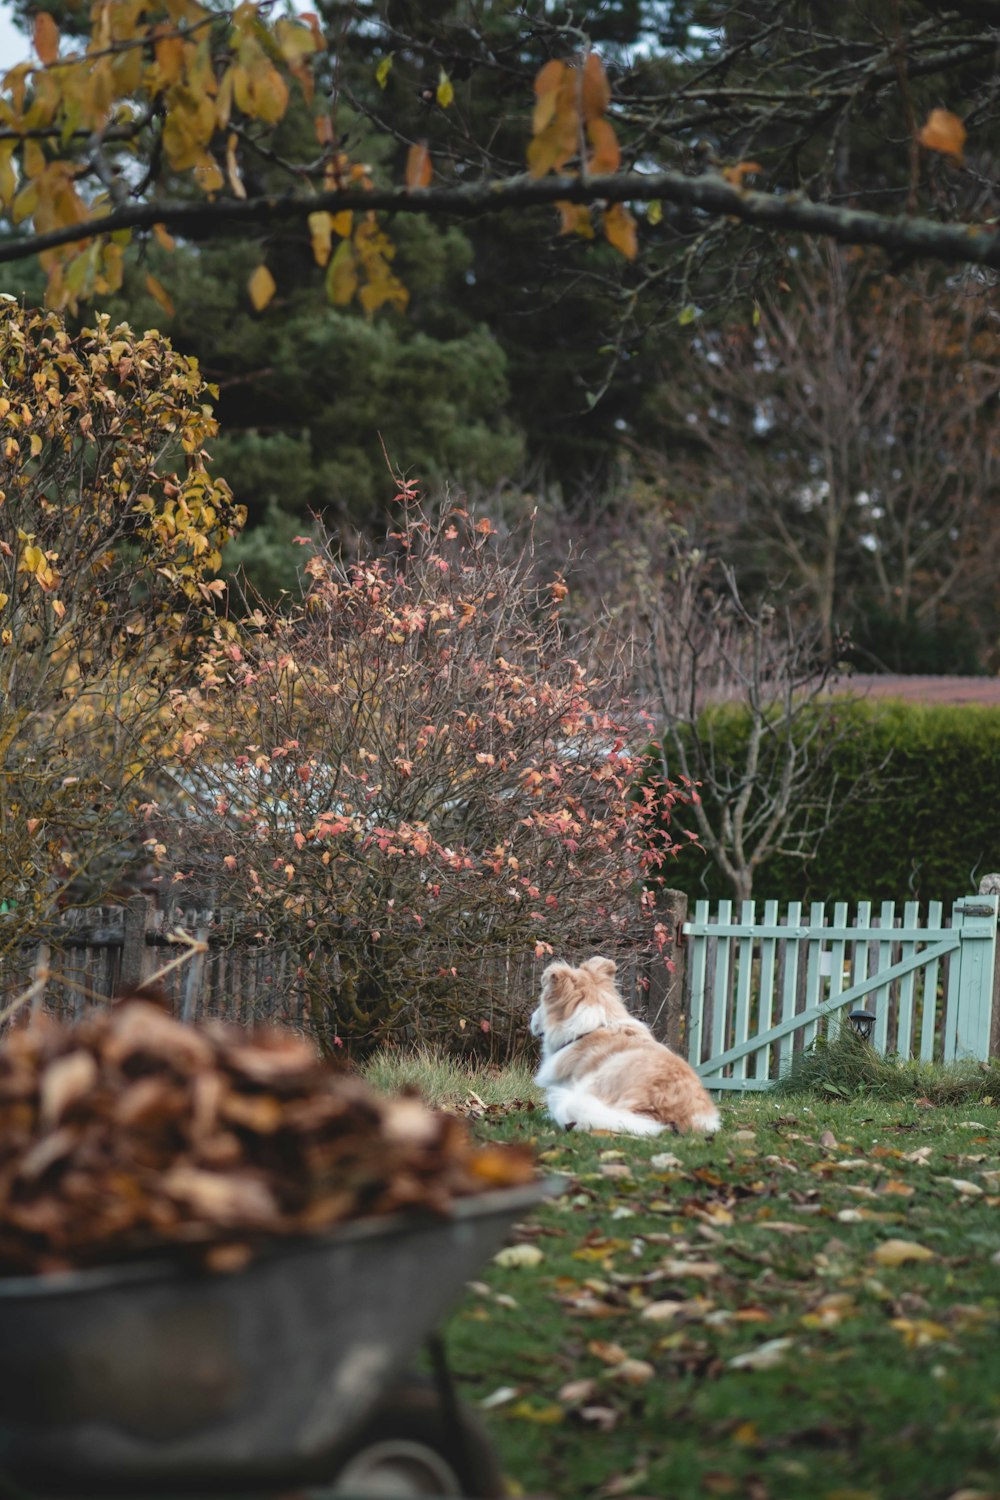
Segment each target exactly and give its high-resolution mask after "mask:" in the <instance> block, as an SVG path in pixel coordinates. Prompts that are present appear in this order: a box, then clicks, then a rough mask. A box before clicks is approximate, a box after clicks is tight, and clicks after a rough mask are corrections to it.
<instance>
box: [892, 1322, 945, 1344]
mask: <svg viewBox="0 0 1000 1500" xmlns="http://www.w3.org/2000/svg"><path fill="white" fill-rule="evenodd" d="M890 1327H892V1328H895V1329H896V1331H897V1333H901V1334H902V1335H903V1342H904V1343H905V1345H906V1347H907V1348H908V1349H922V1348H923V1347H924V1345H925V1344H933V1343H936V1342H937V1341H938V1340H939V1339H946V1338H948V1337H949V1331H948V1329H947V1328H945V1326H944V1324H943V1323H935V1322H934V1321H933V1319H932V1318H892V1319H890Z"/></svg>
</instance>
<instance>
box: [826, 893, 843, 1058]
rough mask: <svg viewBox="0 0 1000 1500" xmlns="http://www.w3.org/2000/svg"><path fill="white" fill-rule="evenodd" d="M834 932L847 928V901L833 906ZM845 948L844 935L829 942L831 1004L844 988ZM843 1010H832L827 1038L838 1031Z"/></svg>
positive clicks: (832, 1036)
mask: <svg viewBox="0 0 1000 1500" xmlns="http://www.w3.org/2000/svg"><path fill="white" fill-rule="evenodd" d="M832 930H833V931H834V932H845V931H846V930H847V902H846V901H838V902H837V904H836V906H835V907H834V908H833V929H832ZM846 950H847V939H846V937H835V938H834V939H833V940H832V942H831V943H830V1002H831V1005H832V1003H833V1001H834V1000H836V999H837V996H838V995H841V994H843V990H844V954H845V952H846ZM842 1018H843V1011H841V1010H833V1011H832V1013H831V1016H830V1022H829V1027H830V1029H829V1038H830V1040H831V1041H833V1040H834V1039H835V1038H836V1036H837V1033H838V1032H839V1031H840V1027H841V1024H842Z"/></svg>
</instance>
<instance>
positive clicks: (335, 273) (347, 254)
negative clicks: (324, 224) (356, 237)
mask: <svg viewBox="0 0 1000 1500" xmlns="http://www.w3.org/2000/svg"><path fill="white" fill-rule="evenodd" d="M357 289H358V266H357V261H356V260H355V257H354V248H353V246H352V245H351V242H350V240H343V241H342V242H341V243H340V244H339V245H338V246H337V253H336V255H334V257H333V259H332V260H331V261H330V264H329V265H328V266H327V268H326V294H327V296H328V297H329V299H330V301H331V302H332V303H333V305H334V307H346V306H347V304H348V302H350V300H351V298H352V297H353V296H354V293H355V292H356V291H357Z"/></svg>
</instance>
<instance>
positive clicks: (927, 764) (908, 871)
mask: <svg viewBox="0 0 1000 1500" xmlns="http://www.w3.org/2000/svg"><path fill="white" fill-rule="evenodd" d="M843 710H844V713H845V714H847V715H848V716H849V720H850V721H851V724H852V730H851V732H850V733H849V734H848V735H847V736H845V737H844V738H843V739H842V740H841V741H840V743H839V744H838V745H837V747H836V749H835V751H834V753H833V758H832V761H831V765H830V774H831V776H832V775H833V774H835V773H836V774H839V776H840V777H841V778H842V781H841V785H842V786H845V787H846V786H849V785H854V784H856V783H858V782H859V781H861V782H863V783H866V784H865V785H864V787H863V790H862V791H861V792H860V793H859V794H858V796H857V797H856V798H855V799H853V800H849V801H848V802H847V804H846V806H844V807H843V809H842V811H841V812H840V814H839V816H838V818H837V820H836V822H835V823H834V825H833V827H832V828H831V829H830V830H829V831H828V832H827V833H826V834H825V835H824V836H823V838H822V839H821V840H820V843H819V845H818V846H817V849H816V853H815V855H814V856H813V857H812V858H811V859H809V860H806V861H803V860H797V859H789V858H782V857H775V858H772V859H771V860H769V861H767V862H766V863H765V864H763V865H761V867H760V869H759V870H758V872H757V875H756V877H755V880H754V898H755V899H768V898H775V899H778V900H799V899H801V900H814V901H859V900H873V901H878V900H888V899H893V898H894V899H896V900H906V899H911V900H918V899H919V900H923V901H926V900H943V901H948V900H950V899H951V898H952V897H957V896H961V895H966V894H968V893H969V892H970V891H974V890H975V889H976V886H977V884H978V882H979V879H980V877H981V876H982V875H983V874H985V873H986V871H988V870H1000V708H992V707H984V706H982V705H974V706H966V707H952V706H948V707H942V706H937V705H935V706H924V705H922V704H913V703H903V702H895V701H886V700H881V701H879V702H877V703H873V702H855V701H845V703H844V705H843ZM841 722H843V721H841ZM745 737H746V721H745V719H744V718H743V716H742V715H740V714H738V713H735V712H727V713H725V714H724V716H723V717H722V718H721V719H717V722H716V725H715V740H716V745H717V747H719V749H720V751H721V754H722V755H725V754H726V753H727V751H726V747H727V744H728V743H730V742H731V744H732V752H731V753H732V755H733V757H734V759H735V758H736V757H737V753H738V750H739V747H740V746H741V744H742V743H743V742H744V741H745ZM883 762H885V764H884V765H883V764H882V763H883ZM880 766H881V769H878V768H879V767H880ZM872 767H874V768H875V769H871V768H872ZM706 804H707V805H708V806H710V805H711V804H710V802H709V800H708V799H707V798H706ZM673 824H674V828H675V831H676V828H677V827H678V826H680V827H681V828H683V827H689V826H691V825H690V822H689V821H688V820H687V819H685V816H684V809H683V808H682V807H680V808H677V809H676V810H675V815H674V818H673ZM670 884H671V885H673V886H676V887H677V888H678V889H679V890H683V891H686V892H687V893H688V895H689V896H691V897H699V896H708V897H711V898H713V899H715V898H718V897H723V896H731V895H732V891H731V890H730V889H729V887H728V886H727V885H726V883H725V880H724V879H723V877H722V875H721V874H720V873H719V871H718V870H717V869H716V867H715V865H714V864H713V863H712V861H711V859H710V858H709V857H708V855H706V854H704V853H703V852H702V851H701V850H700V849H698V848H695V847H690V848H685V849H684V850H683V851H682V853H681V854H680V855H679V857H678V859H677V861H676V863H675V865H674V866H673V868H672V871H671V874H670Z"/></svg>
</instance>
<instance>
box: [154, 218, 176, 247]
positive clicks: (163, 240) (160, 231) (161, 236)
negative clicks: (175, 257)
mask: <svg viewBox="0 0 1000 1500" xmlns="http://www.w3.org/2000/svg"><path fill="white" fill-rule="evenodd" d="M153 233H154V234H155V236H156V239H157V243H158V244H159V245H161V246H162V248H163V249H164V250H175V249H176V248H177V241H176V240H175V239H174V237H173V235H172V234H170V233H169V232H168V230H167V228H166V226H165V225H163V224H154V225H153Z"/></svg>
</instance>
